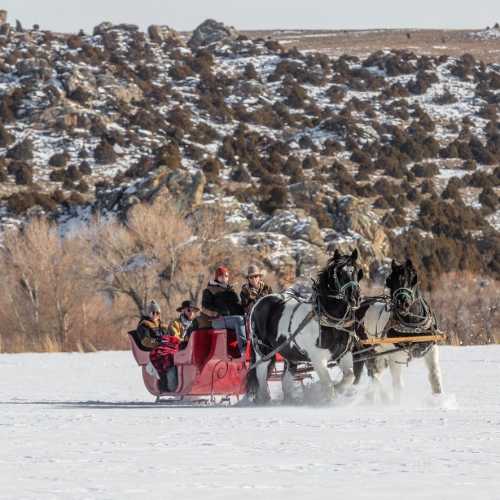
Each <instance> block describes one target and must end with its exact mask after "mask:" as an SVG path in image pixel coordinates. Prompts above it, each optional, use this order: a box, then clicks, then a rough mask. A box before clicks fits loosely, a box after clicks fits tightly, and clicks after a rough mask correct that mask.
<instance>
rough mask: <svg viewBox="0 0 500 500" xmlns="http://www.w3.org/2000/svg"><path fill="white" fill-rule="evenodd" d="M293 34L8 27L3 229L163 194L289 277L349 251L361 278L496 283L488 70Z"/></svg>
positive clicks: (495, 74) (496, 78)
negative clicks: (397, 268) (394, 268)
mask: <svg viewBox="0 0 500 500" xmlns="http://www.w3.org/2000/svg"><path fill="white" fill-rule="evenodd" d="M495 30H496V29H495V28H492V29H490V30H489V31H488V33H490V32H491V33H493V34H494V33H495V32H496V31H495ZM285 35H286V37H288V41H290V40H292V42H291V43H285V42H287V39H282V40H281V43H280V42H279V41H277V40H274V39H273V37H270V38H269V36H266V35H265V34H264V38H253V39H251V38H249V37H248V36H245V35H244V34H240V33H238V32H236V31H235V30H234V29H232V28H228V27H226V26H223V25H221V24H219V23H216V22H214V21H207V22H205V23H203V24H202V25H201V26H200V27H198V28H197V29H196V30H195V31H194V32H193V33H192V34H190V36H189V37H187V36H185V35H182V34H179V33H176V32H175V31H174V30H172V29H170V28H168V27H164V26H151V27H150V28H149V30H148V33H143V32H141V31H140V30H139V29H138V28H137V27H136V26H133V25H118V26H114V25H111V24H110V23H103V24H101V25H99V26H97V27H96V28H95V29H94V31H93V33H92V34H85V33H79V34H61V33H52V32H49V31H41V30H39V29H33V30H23V29H22V28H21V26H18V27H17V29H14V28H12V27H11V26H10V25H9V24H7V23H5V24H3V25H1V26H0V48H1V56H0V122H1V124H0V206H1V208H0V220H1V224H2V227H3V228H5V227H7V226H10V225H17V224H19V223H20V222H22V221H24V220H26V219H27V218H28V217H30V216H33V215H35V214H40V213H46V214H49V216H50V217H52V218H54V219H56V220H58V221H59V222H71V223H73V222H74V221H75V220H90V218H91V217H92V216H93V215H94V214H97V213H99V214H104V215H109V214H118V215H119V216H120V217H121V218H124V217H126V213H127V210H128V209H129V208H130V207H131V206H133V205H135V204H137V203H140V202H141V201H143V200H148V201H149V200H152V199H154V198H155V197H159V196H167V195H169V196H173V197H174V198H175V199H176V201H177V203H178V204H179V206H181V207H183V208H184V209H185V210H187V211H193V210H196V209H197V208H198V207H200V206H216V207H219V208H222V209H223V210H224V211H225V213H226V231H227V233H228V237H229V238H230V239H231V240H232V241H233V242H236V243H237V244H238V245H240V246H242V247H247V246H252V247H253V248H254V249H256V250H257V251H258V252H259V254H260V256H261V259H262V261H263V262H264V264H265V265H266V266H267V267H268V268H269V269H276V268H278V267H279V268H281V269H283V268H286V269H287V275H288V276H289V277H291V278H292V279H293V277H298V276H302V275H304V274H306V273H307V272H309V271H310V269H311V268H312V267H314V266H315V265H316V264H317V263H318V262H320V261H321V259H322V258H324V255H325V253H326V252H327V251H329V250H330V249H332V248H333V247H340V248H343V249H344V248H347V247H352V246H357V247H358V248H359V249H360V251H361V253H362V256H363V258H364V262H365V264H366V268H367V270H368V271H369V272H370V275H371V277H377V275H378V273H380V271H381V270H383V266H384V264H385V263H387V258H388V257H390V256H392V255H396V256H402V255H411V256H412V257H413V258H414V259H415V261H417V262H420V265H421V266H422V267H423V268H425V269H426V270H427V271H428V275H429V276H430V278H429V279H432V276H436V275H438V274H439V273H441V272H446V271H452V270H456V269H471V270H473V271H480V272H483V273H485V274H488V275H493V276H495V277H499V276H500V267H499V262H500V238H499V232H498V231H499V230H500V205H499V192H500V191H499V186H500V167H499V163H500V126H499V125H498V122H497V119H498V108H499V102H500V67H499V65H498V63H496V62H482V61H480V60H478V59H476V58H475V57H474V56H472V55H471V54H461V55H458V54H456V53H455V54H454V55H453V56H447V55H446V54H444V53H439V54H434V55H426V54H422V53H418V52H413V51H411V50H391V48H390V46H389V47H385V48H384V50H377V51H375V52H372V53H370V54H367V53H364V52H362V51H355V50H353V51H352V54H351V53H349V52H347V53H344V54H338V51H337V53H335V54H333V53H329V52H328V50H326V48H325V46H324V45H323V46H322V47H319V48H320V49H321V51H314V50H313V51H311V49H310V48H307V49H305V50H302V51H301V50H298V49H296V48H294V47H293V45H295V43H294V41H293V40H294V39H293V37H291V36H290V33H288V34H285ZM343 36H344V38H345V37H346V36H349V33H348V34H345V33H344V34H343ZM355 36H356V35H353V37H355ZM412 36H413V35H410V37H412ZM405 37H406V34H405ZM299 38H301V37H299ZM310 38H311V39H313V38H314V37H310ZM320 38H321V37H320ZM324 38H326V37H324ZM358 38H359V37H358ZM407 39H408V38H407ZM470 39H471V43H478V42H477V39H475V38H474V36H473V35H471V38H470ZM333 40H335V37H333ZM497 40H500V38H499V39H495V38H494V37H493V35H492V38H489V39H488V40H487V41H486V42H485V41H484V40H483V41H481V42H480V43H488V44H491V43H493V44H497V45H498V43H499V42H498V41H497ZM334 43H335V42H334V41H333V42H332V44H334ZM299 45H300V44H299ZM314 48H317V47H316V46H315V47H314ZM344 49H345V50H346V51H347V50H348V48H346V47H345V46H342V52H344ZM334 52H335V51H334ZM356 53H358V54H359V55H356ZM490 60H491V59H490Z"/></svg>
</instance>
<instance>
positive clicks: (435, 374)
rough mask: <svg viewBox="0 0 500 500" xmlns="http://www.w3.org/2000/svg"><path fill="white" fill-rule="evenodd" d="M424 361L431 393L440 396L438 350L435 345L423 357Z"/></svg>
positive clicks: (441, 386)
mask: <svg viewBox="0 0 500 500" xmlns="http://www.w3.org/2000/svg"><path fill="white" fill-rule="evenodd" d="M424 360H425V364H426V365H427V369H428V371H429V382H430V384H431V388H432V393H433V394H441V393H442V392H443V380H442V377H441V368H440V366H439V348H438V346H437V345H434V346H432V347H431V349H430V350H429V352H428V353H427V354H426V355H425V356H424Z"/></svg>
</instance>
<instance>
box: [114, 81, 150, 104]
mask: <svg viewBox="0 0 500 500" xmlns="http://www.w3.org/2000/svg"><path fill="white" fill-rule="evenodd" d="M106 90H107V92H108V94H109V95H111V96H113V97H114V98H115V99H116V100H118V101H122V102H124V103H126V104H130V103H131V102H132V101H141V100H142V99H143V98H144V93H143V92H142V90H141V89H140V87H139V86H138V85H136V84H135V83H130V84H129V85H118V84H116V85H112V86H109V87H106Z"/></svg>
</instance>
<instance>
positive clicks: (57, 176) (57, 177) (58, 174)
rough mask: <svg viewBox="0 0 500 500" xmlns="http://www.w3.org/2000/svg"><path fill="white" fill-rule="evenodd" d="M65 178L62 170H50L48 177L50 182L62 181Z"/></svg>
mask: <svg viewBox="0 0 500 500" xmlns="http://www.w3.org/2000/svg"><path fill="white" fill-rule="evenodd" d="M65 178H66V174H65V172H64V170H52V172H50V174H49V179H50V180H51V181H52V182H63V181H64V179H65Z"/></svg>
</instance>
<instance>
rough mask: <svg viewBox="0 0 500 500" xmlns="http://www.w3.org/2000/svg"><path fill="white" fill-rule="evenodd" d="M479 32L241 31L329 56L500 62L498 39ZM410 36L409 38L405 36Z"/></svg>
mask: <svg viewBox="0 0 500 500" xmlns="http://www.w3.org/2000/svg"><path fill="white" fill-rule="evenodd" d="M476 31H478V30H473V31H470V30H418V29H408V30H399V29H398V30H390V29H385V30H358V31H354V30H336V31H326V30H300V31H299V30H297V31H291V30H272V31H244V32H243V34H245V35H247V36H248V37H249V38H265V39H272V40H277V41H279V42H280V43H281V44H282V45H283V46H284V47H285V48H292V47H297V48H298V49H299V50H315V51H319V52H324V53H326V54H328V55H330V56H335V57H338V56H340V55H342V54H349V55H355V56H366V55H368V54H371V53H373V52H375V51H377V50H387V49H396V50H410V51H412V52H415V53H416V54H429V55H435V56H441V55H451V56H461V55H463V54H465V53H469V54H472V55H473V56H474V57H475V58H476V59H479V60H482V61H484V62H487V63H500V38H497V39H494V40H481V39H478V38H475V37H474V35H473V34H474V33H475V32H476ZM408 35H409V37H408Z"/></svg>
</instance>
